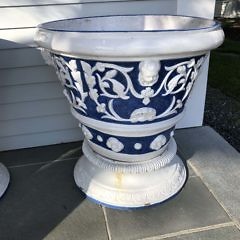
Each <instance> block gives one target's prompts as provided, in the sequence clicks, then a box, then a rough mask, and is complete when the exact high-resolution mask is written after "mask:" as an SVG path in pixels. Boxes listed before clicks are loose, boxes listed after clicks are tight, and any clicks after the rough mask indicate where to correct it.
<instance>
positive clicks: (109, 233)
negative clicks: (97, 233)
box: [101, 206, 112, 240]
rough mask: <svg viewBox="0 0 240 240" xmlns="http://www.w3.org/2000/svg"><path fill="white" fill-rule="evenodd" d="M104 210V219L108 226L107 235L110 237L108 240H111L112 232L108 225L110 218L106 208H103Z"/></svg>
mask: <svg viewBox="0 0 240 240" xmlns="http://www.w3.org/2000/svg"><path fill="white" fill-rule="evenodd" d="M101 208H102V210H103V215H104V219H105V225H106V230H107V235H108V240H111V239H112V237H111V232H110V226H109V224H108V218H107V212H106V209H105V207H103V206H101Z"/></svg>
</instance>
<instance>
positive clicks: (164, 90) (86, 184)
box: [35, 15, 224, 208]
mask: <svg viewBox="0 0 240 240" xmlns="http://www.w3.org/2000/svg"><path fill="white" fill-rule="evenodd" d="M223 39H224V34H223V31H222V29H221V27H220V26H219V24H218V23H216V22H215V21H212V20H207V19H201V18H194V17H186V16H167V15H162V16H161V15H137V16H135V15H134V16H106V17H92V18H78V19H66V20H60V21H54V22H49V23H44V24H42V25H40V26H39V27H38V31H37V34H36V38H35V40H36V42H37V43H38V45H39V46H40V47H41V48H42V55H43V57H44V59H45V60H46V62H47V63H48V64H50V65H53V66H54V67H55V69H56V72H57V75H58V77H59V79H60V81H61V83H62V85H63V87H64V91H63V92H64V94H65V96H66V97H67V99H68V101H69V103H70V105H71V111H72V114H73V115H74V116H75V117H76V118H77V119H78V120H79V121H80V126H81V127H82V130H83V133H84V135H85V140H84V144H83V152H84V156H83V157H81V158H80V159H79V161H78V163H77V164H76V167H75V170H74V177H75V181H76V183H77V185H78V186H79V187H80V188H81V189H82V190H83V191H84V192H85V193H86V194H87V196H89V197H90V198H92V199H95V200H96V201H98V202H101V203H103V204H106V205H109V206H115V207H120V208H131V207H134V208H136V207H143V206H149V205H152V204H156V203H159V202H163V201H165V200H166V199H168V198H170V197H172V196H173V195H175V194H176V193H177V192H178V191H179V190H180V189H181V188H182V186H183V185H184V183H185V180H186V169H185V166H184V164H183V163H182V161H181V159H180V158H179V157H178V156H177V155H176V150H177V148H176V143H175V141H174V139H173V135H174V127H175V125H176V123H177V122H178V121H179V119H181V117H182V115H183V114H184V105H185V103H186V101H187V99H188V96H189V94H190V92H191V89H192V87H193V84H194V82H195V81H196V79H197V77H198V74H199V71H200V69H201V66H202V64H203V62H204V60H205V58H206V56H207V55H208V52H209V50H211V49H213V48H216V47H218V46H219V45H220V44H221V43H222V41H223Z"/></svg>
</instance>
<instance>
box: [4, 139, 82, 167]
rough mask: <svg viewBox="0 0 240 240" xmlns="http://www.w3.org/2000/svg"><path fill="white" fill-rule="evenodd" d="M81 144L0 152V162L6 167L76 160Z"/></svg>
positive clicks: (80, 151) (74, 143)
mask: <svg viewBox="0 0 240 240" xmlns="http://www.w3.org/2000/svg"><path fill="white" fill-rule="evenodd" d="M81 146H82V142H72V143H64V144H56V145H49V146H43V147H34V148H26V149H18V150H11V151H3V152H0V161H1V162H2V163H3V164H4V165H5V166H6V167H13V166H19V165H26V164H32V163H39V162H43V163H44V162H48V161H53V160H64V159H71V158H78V157H79V156H81V155H82V150H81Z"/></svg>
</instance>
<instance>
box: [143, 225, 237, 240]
mask: <svg viewBox="0 0 240 240" xmlns="http://www.w3.org/2000/svg"><path fill="white" fill-rule="evenodd" d="M231 226H235V224H234V222H226V223H219V224H214V225H210V226H206V227H199V228H191V229H187V230H182V231H178V232H174V233H167V234H164V235H160V236H154V237H147V238H141V239H139V240H161V239H167V238H170V237H177V236H181V235H187V234H191V233H198V232H204V231H208V230H214V229H218V228H224V227H231Z"/></svg>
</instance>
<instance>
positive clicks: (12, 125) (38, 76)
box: [0, 0, 176, 150]
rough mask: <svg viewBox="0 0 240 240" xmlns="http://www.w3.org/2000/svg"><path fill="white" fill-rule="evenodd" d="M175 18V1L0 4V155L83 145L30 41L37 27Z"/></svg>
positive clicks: (25, 1)
mask: <svg viewBox="0 0 240 240" xmlns="http://www.w3.org/2000/svg"><path fill="white" fill-rule="evenodd" d="M135 13H165V14H166V13H171V14H174V13H176V0H145V1H143V0H129V1H124V0H123V1H120V0H111V1H109V0H105V1H104V0H72V1H66V0H48V1H47V0H44V1H43V0H35V1H31V0H22V1H17V0H11V1H6V0H4V1H1V2H0V16H1V21H0V150H9V149H16V148H25V147H33V146H40V145H47V144H55V143H62V142H69V141H77V140H80V139H82V133H81V130H80V128H79V127H78V122H77V121H76V120H75V119H74V118H73V117H72V115H71V114H70V111H69V104H68V103H67V100H66V99H65V97H64V96H63V93H62V87H61V84H60V82H59V81H58V79H57V77H56V74H55V72H54V69H53V68H51V67H49V66H47V65H46V64H45V63H44V61H43V59H42V57H41V55H40V52H39V50H38V49H36V48H35V47H36V45H35V43H34V41H33V36H34V33H35V30H36V29H35V27H36V25H37V24H39V23H41V22H46V21H50V20H55V19H61V18H72V17H83V16H93V15H104V14H106V15H107V14H135Z"/></svg>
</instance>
